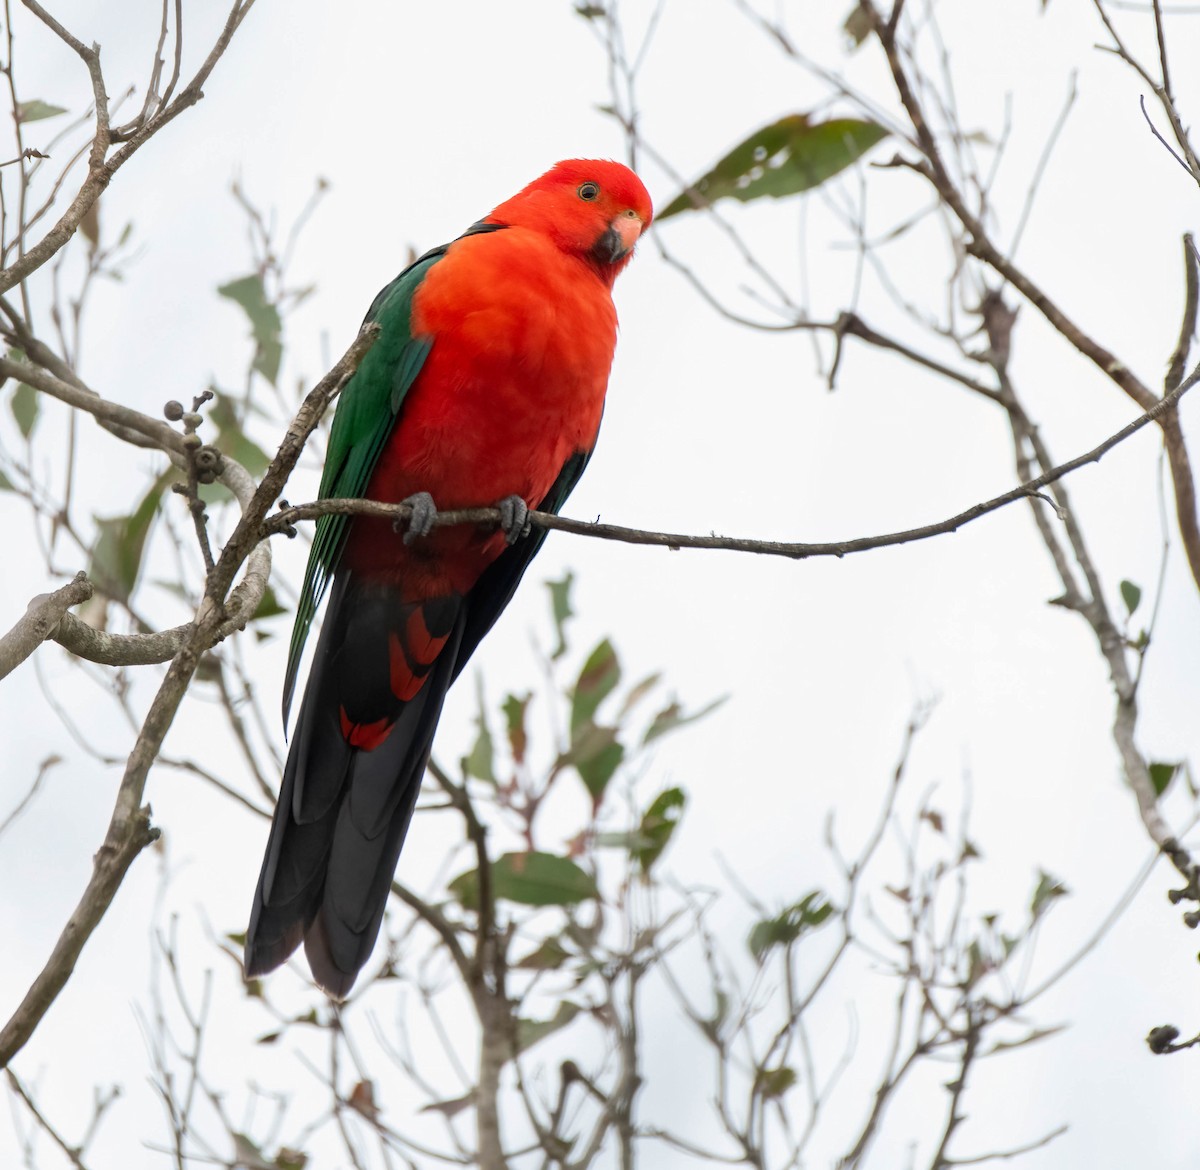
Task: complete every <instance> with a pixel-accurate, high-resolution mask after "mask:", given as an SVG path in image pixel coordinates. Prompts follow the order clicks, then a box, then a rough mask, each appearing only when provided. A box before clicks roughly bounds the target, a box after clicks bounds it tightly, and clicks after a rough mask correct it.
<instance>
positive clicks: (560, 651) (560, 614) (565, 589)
mask: <svg viewBox="0 0 1200 1170" xmlns="http://www.w3.org/2000/svg"><path fill="white" fill-rule="evenodd" d="M574 583H575V574H574V573H572V572H571V570H570V569H568V570H567V571H566V573H565V574H564V575H563V579H562V580H561V581H547V582H546V588H547V589H549V590H550V615H551V617H553V619H554V636H555V637H556V638H557V639H558V645H557V646H555V647H554V649H553V650H552V651H551V652H550V657H551V658H552V659H559V658H561V657H562V656H563V655H564V654H565V653H566V652H567V637H566V625H567V621H568V620H569V619H570V618H573V617H574V616H575V611H574V610H573V609H572V608H571V586H572V585H573V584H574Z"/></svg>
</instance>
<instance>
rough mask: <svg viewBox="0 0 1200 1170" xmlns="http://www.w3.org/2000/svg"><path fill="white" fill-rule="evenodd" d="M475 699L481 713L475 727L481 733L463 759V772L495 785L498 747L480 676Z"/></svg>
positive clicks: (476, 683)
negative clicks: (489, 723) (485, 705)
mask: <svg viewBox="0 0 1200 1170" xmlns="http://www.w3.org/2000/svg"><path fill="white" fill-rule="evenodd" d="M475 697H476V701H477V703H478V708H479V713H478V714H477V715H476V716H475V725H476V727H478V728H479V731H478V734H477V735H476V736H475V745H474V746H473V747H472V748H471V752H470V755H467V756H464V757H463V761H462V770H463V773H464V774H465V775H467V776H474V777H475V778H476V779H477V780H486V781H487V782H488V783H489V784H495V783H496V768H495V763H494V761H495V757H496V745H495V743H494V742H493V740H492V729H491V728H490V727H489V726H488V720H487V711H486V709H485V707H484V703H483V679H482V677H480V676H479V675H476V676H475Z"/></svg>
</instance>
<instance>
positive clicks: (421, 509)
mask: <svg viewBox="0 0 1200 1170" xmlns="http://www.w3.org/2000/svg"><path fill="white" fill-rule="evenodd" d="M400 502H401V503H402V504H407V505H408V506H409V507H410V508H411V509H412V515H411V516H409V518H408V524H407V531H406V532H405V533H404V543H405V544H412V542H413V541H414V540H416V539H417V537H418V536H428V535H429V534H430V532H432V531H433V521H434V519H435V518H436V516H437V505H436V504H435V503H434V502H433V496H431V495H430V494H429V493H428V492H417V493H416V494H415V495H412V496H409V497H408V498H407V499H404V500H401V501H400ZM403 524H404V521H403V520H397V521H396V523H395V524H394V525H393V526H392V527H393V528H395V529H396V530H397V531H399V530H400V526H401V525H403Z"/></svg>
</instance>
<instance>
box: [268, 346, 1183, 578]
mask: <svg viewBox="0 0 1200 1170" xmlns="http://www.w3.org/2000/svg"><path fill="white" fill-rule="evenodd" d="M1198 380H1200V369H1198V370H1196V371H1194V372H1193V373H1192V374H1191V375H1190V376H1189V377H1188V378H1187V379H1186V380H1185V381H1183V382H1181V383H1180V384H1179V385H1178V386H1177V387H1176V388H1175V389H1174V390H1172V391H1171V393H1170V394H1168V395H1167V396H1166V397H1165V398H1163V399H1162V400H1161V401H1158V402H1155V403H1154V404H1153V405H1152V406H1151V407H1150V409H1149V410H1146V411H1144V412H1143V413H1142V414H1140V415H1139V416H1138V417H1137V418H1135V419H1133V420H1132V421H1131V422H1130V423H1128V424H1127V425H1126V426H1123V427H1122V428H1121V429H1120V430H1119V431H1117V432H1116V433H1115V434H1112V435H1110V436H1109V437H1108V438H1107V439H1105V440H1104V441H1103V442H1102V443H1099V444H1098V445H1097V446H1095V447H1093V448H1092V449H1091V450H1090V451H1085V452H1084V453H1083V454H1082V455H1077V456H1076V457H1075V458H1074V459H1070V460H1068V461H1067V462H1066V463H1060V464H1059V465H1058V466H1057V467H1052V468H1051V469H1050V470H1049V471H1046V472H1044V473H1043V474H1041V475H1038V476H1035V477H1034V478H1033V479H1029V480H1026V481H1025V482H1024V483H1020V484H1018V485H1017V486H1016V487H1014V488H1011V489H1010V490H1009V491H1006V492H1003V493H1002V494H1001V495H998V496H994V497H993V498H992V499H990V500H984V501H983V502H982V503H978V504H973V505H972V506H971V507H970V508H967V509H966V510H965V511H962V512H958V513H956V514H955V515H953V516H950V517H947V518H946V519H945V520H940V521H938V522H937V523H934V524H926V525H923V526H922V527H920V528H908V529H905V530H903V531H901V532H888V533H883V534H882V535H879V536H859V537H854V538H853V539H850V540H839V541H827V542H818V543H803V542H787V541H776V540H749V539H744V538H742V537H737V536H715V535H713V536H693V535H687V534H684V533H679V532H648V531H645V530H643V529H639V528H624V527H622V526H620V525H617V524H599V523H590V522H586V521H583V520H572V519H570V518H569V517H566V516H555V515H552V514H550V513H548V512H530V513H529V519H530V521H531V523H533V524H536V525H538V526H539V527H541V528H545V529H548V530H550V531H556V532H571V533H574V534H575V535H577V536H594V537H599V538H600V539H601V540H617V541H622V542H624V543H626V544H648V545H656V546H658V547H660V548H669V549H681V548H696V549H724V550H726V551H730V552H746V553H758V554H760V555H763V556H777V557H788V558H790V559H792V560H804V559H806V558H808V557H843V556H847V555H848V554H850V553H857V552H866V551H868V550H870V549H876V548H887V547H889V546H891V545H897V544H910V543H912V542H913V541H917V540H927V539H929V538H930V537H933V536H941V535H944V534H945V533H949V532H955V531H957V530H958V529H959V528H962V527H963V526H964V525H966V524H969V523H971V522H972V521H973V520H978V519H979V518H980V517H981V516H986V515H987V514H988V513H989V512H995V511H997V510H998V509H1000V508H1003V507H1006V506H1007V505H1008V504H1012V503H1015V502H1016V501H1018V500H1025V499H1031V498H1033V497H1036V496H1038V495H1039V494H1040V492H1041V489H1042V488H1044V487H1046V486H1048V485H1049V484H1052V483H1055V482H1056V481H1058V480H1060V479H1062V478H1063V477H1064V476H1066V475H1069V474H1070V473H1071V472H1072V471H1077V470H1078V469H1079V468H1081V467H1084V466H1086V465H1087V464H1089V463H1098V462H1099V461H1100V459H1102V458H1103V457H1104V455H1106V454H1107V453H1108V452H1109V451H1111V450H1112V449H1113V448H1114V447H1116V446H1118V445H1119V444H1121V443H1123V442H1124V441H1125V440H1126V439H1128V438H1129V437H1130V436H1131V435H1133V434H1136V433H1137V432H1138V431H1140V430H1141V429H1142V428H1143V427H1144V426H1146V425H1147V424H1149V423H1151V422H1154V421H1156V420H1158V419H1160V418H1161V417H1162V416H1163V415H1164V414H1166V413H1168V412H1173V411H1174V410H1175V407H1176V405H1177V403H1178V402H1179V399H1180V398H1182V397H1183V395H1184V394H1186V393H1187V391H1188V390H1190V389H1191V388H1192V386H1194V385H1195V384H1196V382H1197V381H1198ZM330 514H335V515H343V516H378V517H382V518H384V519H387V518H391V519H393V520H395V521H397V522H402V521H405V520H407V519H408V518H409V516H410V514H411V509H410V508H409V506H408V505H407V504H382V503H379V502H378V501H376V500H316V501H314V502H312V503H308V504H295V505H290V506H288V507H286V508H282V509H280V510H279V511H278V512H276V513H275V514H274V515H273V516H271V517H270V519H268V520H266V521H265V522H264V523H263V525H262V528H261V534H262V535H263V536H274V535H276V534H278V533H280V532H284V533H291V532H292V531H293V526H294V524H295V523H296V521H298V520H313V519H316V518H317V517H318V516H325V515H330ZM499 522H500V512H499V510H498V509H496V508H463V509H458V510H455V511H445V512H439V513H438V514H437V516H436V517H435V518H434V521H433V523H434V527H443V526H448V525H452V524H489V525H496V524H499Z"/></svg>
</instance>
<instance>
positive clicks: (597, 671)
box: [571, 638, 621, 740]
mask: <svg viewBox="0 0 1200 1170" xmlns="http://www.w3.org/2000/svg"><path fill="white" fill-rule="evenodd" d="M620 681H621V664H620V662H619V661H618V660H617V652H616V651H615V650H614V649H613V646H612V643H611V642H610V641H609V640H608V639H607V638H605V639H604V640H603V641H602V642H601V643H600V644H599V645H598V646H597V647H596V648H595V650H593V651H592V652H591V654H589V655H588V660H587V661H586V662H585V663H584V664H583V670H581V671H580V672H579V678H578V679H577V680H576V682H575V686H574V688H573V689H572V691H571V738H572V740H574V738H575V732H576V731H577V730H578V729H579V728H582V727H585V726H587V724H589V723H591V722H592V721H593V719H594V717H595V714H596V709H597V708H598V707H599V706H600V704H601V703H603V702H604V700H605V699H606V698H607V697H608V696H609V695H610V694H612V692H613V691H614V690H615V689H616V686H617V684H618V683H619V682H620Z"/></svg>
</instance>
